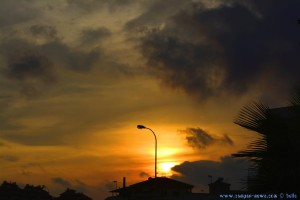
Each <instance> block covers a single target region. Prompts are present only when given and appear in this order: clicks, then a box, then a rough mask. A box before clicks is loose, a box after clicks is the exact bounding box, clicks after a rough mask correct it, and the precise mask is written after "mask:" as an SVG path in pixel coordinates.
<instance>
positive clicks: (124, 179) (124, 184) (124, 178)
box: [123, 177, 126, 189]
mask: <svg viewBox="0 0 300 200" xmlns="http://www.w3.org/2000/svg"><path fill="white" fill-rule="evenodd" d="M125 187H126V177H123V189H125Z"/></svg>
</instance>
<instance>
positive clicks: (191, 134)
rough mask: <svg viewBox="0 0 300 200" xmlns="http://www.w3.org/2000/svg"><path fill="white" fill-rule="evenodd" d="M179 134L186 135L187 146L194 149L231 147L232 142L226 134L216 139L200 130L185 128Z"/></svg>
mask: <svg viewBox="0 0 300 200" xmlns="http://www.w3.org/2000/svg"><path fill="white" fill-rule="evenodd" d="M180 132H181V133H184V134H186V140H187V142H188V144H189V145H190V146H191V147H194V148H199V149H205V148H206V147H209V146H211V145H213V144H227V145H233V141H232V140H231V138H229V136H228V135H227V134H224V135H223V137H216V136H213V135H211V134H209V133H208V132H207V131H205V130H203V129H201V128H187V129H186V130H181V131H180Z"/></svg>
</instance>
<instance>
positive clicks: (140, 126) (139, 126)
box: [137, 125, 146, 129]
mask: <svg viewBox="0 0 300 200" xmlns="http://www.w3.org/2000/svg"><path fill="white" fill-rule="evenodd" d="M137 128H138V129H144V128H146V127H145V126H143V125H137Z"/></svg>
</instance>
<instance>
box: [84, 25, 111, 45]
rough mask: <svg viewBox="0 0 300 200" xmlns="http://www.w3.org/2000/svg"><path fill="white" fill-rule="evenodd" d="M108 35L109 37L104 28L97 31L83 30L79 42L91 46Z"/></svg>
mask: <svg viewBox="0 0 300 200" xmlns="http://www.w3.org/2000/svg"><path fill="white" fill-rule="evenodd" d="M109 35H111V32H110V31H109V30H108V29H107V28H104V27H100V28H97V29H85V30H83V31H82V32H81V41H82V43H88V44H91V43H93V42H97V41H98V40H99V39H103V38H105V37H107V36H109Z"/></svg>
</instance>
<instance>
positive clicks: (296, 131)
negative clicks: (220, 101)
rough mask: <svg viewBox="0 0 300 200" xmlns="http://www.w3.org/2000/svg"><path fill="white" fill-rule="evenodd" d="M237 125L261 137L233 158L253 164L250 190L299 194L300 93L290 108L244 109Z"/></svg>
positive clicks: (254, 106) (260, 106)
mask: <svg viewBox="0 0 300 200" xmlns="http://www.w3.org/2000/svg"><path fill="white" fill-rule="evenodd" d="M235 123H236V124H238V125H240V126H242V127H244V128H246V129H249V130H251V131H255V132H257V133H258V135H259V137H258V139H256V140H255V141H253V142H251V143H250V145H249V146H248V147H247V148H246V149H245V150H242V151H239V152H238V153H235V154H233V156H234V157H243V158H248V159H250V160H251V161H252V163H253V165H252V166H251V167H250V169H249V171H250V172H252V173H250V174H251V176H249V177H248V180H247V187H248V190H249V191H250V192H298V191H300V151H299V146H300V90H299V89H297V90H295V94H294V95H293V97H292V100H291V106H289V107H283V108H276V109H270V108H269V107H268V106H266V105H263V104H262V103H260V102H255V103H251V104H249V105H247V106H245V107H244V108H243V109H242V110H241V111H240V113H239V114H238V117H237V118H236V120H235Z"/></svg>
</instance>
